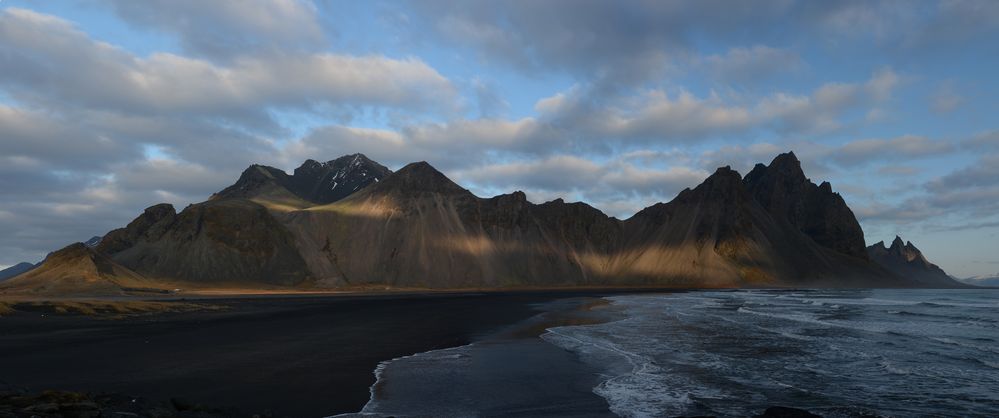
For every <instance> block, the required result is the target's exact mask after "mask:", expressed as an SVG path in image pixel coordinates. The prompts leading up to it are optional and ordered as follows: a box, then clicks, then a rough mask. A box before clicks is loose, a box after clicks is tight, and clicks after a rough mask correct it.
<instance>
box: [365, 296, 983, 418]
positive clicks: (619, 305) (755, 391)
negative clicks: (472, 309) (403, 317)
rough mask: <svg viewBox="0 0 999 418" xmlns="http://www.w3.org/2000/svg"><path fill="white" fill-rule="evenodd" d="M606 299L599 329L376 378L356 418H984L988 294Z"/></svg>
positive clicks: (420, 360)
mask: <svg viewBox="0 0 999 418" xmlns="http://www.w3.org/2000/svg"><path fill="white" fill-rule="evenodd" d="M606 299H608V300H609V301H610V304H609V305H607V306H605V307H603V308H601V309H599V313H600V315H603V316H604V321H605V322H602V323H596V324H583V325H570V326H554V327H551V328H548V329H547V330H546V331H545V332H544V333H543V334H541V335H540V338H534V339H531V340H523V339H520V340H503V339H497V340H492V341H490V340H488V339H487V340H484V341H481V342H477V343H474V344H471V345H467V346H462V347H455V348H450V349H445V350H435V351H431V352H426V353H420V354H416V355H413V356H408V357H405V358H401V359H396V360H392V361H388V362H384V363H382V365H381V366H379V370H378V383H376V385H375V386H374V387H373V388H372V399H371V401H370V402H369V403H368V405H367V406H366V407H365V410H364V412H365V413H369V414H372V415H381V414H389V413H392V414H400V415H433V416H502V415H545V416H552V415H564V416H602V415H604V414H605V413H606V414H607V415H617V416H622V417H663V416H665V417H670V416H698V415H710V416H732V417H743V416H751V415H754V414H758V413H761V412H762V411H763V410H764V409H766V408H767V407H770V406H788V407H795V408H801V409H805V410H808V411H811V412H813V413H817V414H820V415H823V416H827V417H837V416H844V417H847V416H864V415H865V414H874V415H880V416H906V417H908V416H999V345H997V341H999V290H979V289H975V290H964V289H962V290H737V291H693V292H680V293H662V294H639V295H620V296H609V297H607V298H606ZM552 348H557V350H554V351H553V350H552ZM593 395H596V397H594V396H593ZM597 397H598V398H597ZM594 398H596V399H597V400H599V401H601V402H597V401H595V400H594Z"/></svg>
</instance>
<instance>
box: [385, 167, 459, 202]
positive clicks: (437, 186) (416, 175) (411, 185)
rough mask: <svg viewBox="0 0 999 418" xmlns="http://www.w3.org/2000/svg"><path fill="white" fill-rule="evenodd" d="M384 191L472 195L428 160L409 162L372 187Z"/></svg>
mask: <svg viewBox="0 0 999 418" xmlns="http://www.w3.org/2000/svg"><path fill="white" fill-rule="evenodd" d="M384 192H402V193H404V194H413V193H441V194H468V195H471V192H469V191H468V190H466V189H465V188H463V187H461V186H459V185H458V184H457V183H455V182H454V181H452V180H451V179H450V178H448V177H447V176H446V175H444V173H441V172H440V171H439V170H437V169H436V168H434V166H432V165H430V163H427V162H426V161H418V162H415V163H409V164H407V165H406V166H405V167H403V168H400V169H399V171H396V172H395V173H392V175H390V176H388V177H386V178H385V180H384V181H382V182H380V183H379V184H378V185H377V187H373V188H372V189H371V193H384Z"/></svg>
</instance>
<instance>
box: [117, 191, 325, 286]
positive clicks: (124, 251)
mask: <svg viewBox="0 0 999 418" xmlns="http://www.w3.org/2000/svg"><path fill="white" fill-rule="evenodd" d="M97 250H98V251H99V252H101V253H103V254H106V255H108V256H109V257H111V258H112V259H113V260H114V261H116V262H118V263H120V264H122V265H124V266H126V267H128V268H130V269H132V270H135V271H136V272H139V273H141V274H143V275H145V276H147V277H151V278H161V279H170V280H182V281H189V282H198V283H203V284H247V285H253V284H256V285H261V284H267V285H296V284H301V283H302V282H304V281H305V280H306V279H307V278H308V277H309V273H308V270H307V269H306V267H305V263H304V262H303V261H302V258H301V256H300V255H299V254H298V251H297V250H296V248H295V245H294V239H293V238H292V236H291V235H290V234H289V233H288V231H287V229H286V228H285V227H284V226H282V225H281V224H280V223H278V222H277V220H275V218H274V217H273V216H272V215H271V213H270V212H269V211H268V210H267V209H266V208H265V207H264V206H262V205H259V204H257V203H254V202H251V201H249V200H243V199H222V200H211V201H208V202H204V203H199V204H196V205H191V206H188V207H187V208H186V209H184V211H182V212H181V213H179V214H178V213H176V212H175V211H174V209H173V206H171V205H166V204H161V205H156V206H153V207H150V208H149V209H146V211H145V212H144V213H143V214H142V215H140V216H139V217H138V218H136V219H135V220H134V221H132V222H131V223H130V224H129V225H128V226H127V227H125V228H122V229H117V230H114V231H111V232H109V233H108V234H107V236H105V238H104V240H103V241H102V242H101V244H100V245H99V246H98V247H97Z"/></svg>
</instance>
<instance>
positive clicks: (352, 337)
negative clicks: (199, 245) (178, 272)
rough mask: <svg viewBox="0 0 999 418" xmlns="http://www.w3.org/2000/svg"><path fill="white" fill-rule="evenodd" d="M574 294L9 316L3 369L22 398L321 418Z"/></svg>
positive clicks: (0, 355)
mask: <svg viewBox="0 0 999 418" xmlns="http://www.w3.org/2000/svg"><path fill="white" fill-rule="evenodd" d="M584 293H591V294H592V295H593V296H599V295H600V294H601V293H598V292H584ZM580 295H581V294H580V293H579V292H536V291H532V292H526V293H525V292H513V293H482V292H475V293H461V294H454V293H448V294H441V293H433V294H427V293H419V294H405V295H400V294H394V293H393V294H385V293H378V294H365V295H351V296H347V297H345V295H337V296H329V295H324V296H325V297H319V296H308V297H301V295H291V296H289V295H268V296H255V297H248V298H205V299H198V302H199V303H211V304H222V305H225V306H227V309H224V310H219V311H194V312H170V313H152V314H144V315H140V316H133V317H125V318H120V319H117V320H114V321H107V320H102V319H101V318H98V317H88V316H81V315H38V314H37V313H30V312H29V313H25V312H17V313H15V314H13V315H9V316H4V317H3V318H0V324H4V326H5V333H4V334H2V335H0V369H3V370H5V375H4V379H5V380H6V381H7V382H6V383H8V384H12V385H16V386H18V387H24V388H25V389H27V390H30V391H42V390H46V389H58V390H68V391H77V392H91V393H99V392H111V393H127V394H129V395H135V396H139V397H142V398H148V399H154V400H164V401H166V400H169V399H171V398H180V399H190V400H191V401H192V402H197V403H201V404H205V405H211V406H213V407H218V408H231V407H236V408H238V409H239V410H243V411H273V412H274V413H275V416H329V415H335V414H338V413H349V412H356V411H359V410H360V409H361V408H362V407H363V406H364V405H365V404H366V403H367V401H368V400H369V398H370V393H369V389H370V387H371V386H372V385H373V384H374V383H375V379H374V375H373V371H374V369H375V368H376V367H377V365H378V364H379V363H381V362H383V361H386V360H390V359H393V358H396V357H400V356H404V355H411V354H414V353H421V352H426V351H432V350H436V349H442V348H447V347H455V346H461V345H465V344H469V343H472V342H475V341H478V340H481V339H483V338H486V337H488V336H491V335H498V334H497V333H500V332H502V331H504V330H508V329H510V327H511V326H513V325H514V324H518V323H521V322H524V321H527V320H529V319H531V318H533V317H536V316H538V314H540V313H542V310H540V309H539V306H542V305H544V304H545V303H551V302H553V301H558V300H561V299H569V298H575V297H579V296H580ZM539 340H540V339H539ZM546 344H547V343H546Z"/></svg>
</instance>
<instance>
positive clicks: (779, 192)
mask: <svg viewBox="0 0 999 418" xmlns="http://www.w3.org/2000/svg"><path fill="white" fill-rule="evenodd" d="M896 241H900V240H896ZM93 242H94V243H96V245H95V246H93V248H90V247H88V246H85V245H81V246H70V247H67V249H64V250H61V251H59V252H56V253H54V254H52V255H50V256H49V257H48V258H46V260H45V261H44V262H43V263H42V265H41V266H39V267H38V268H37V269H35V270H33V271H32V272H30V273H31V274H30V275H27V274H25V275H22V276H19V277H16V278H14V279H12V280H10V281H8V282H7V283H5V284H4V285H3V288H6V289H8V291H23V292H29V293H30V292H36V293H45V292H50V291H52V289H54V288H53V287H51V286H50V287H46V285H45V283H46V281H48V280H58V281H60V282H61V283H70V284H71V283H77V284H79V283H91V284H92V283H93V282H102V281H103V282H106V283H105V284H108V283H110V284H108V286H105V287H102V288H101V289H103V290H107V289H115V288H117V289H119V290H121V289H131V288H152V287H157V286H159V287H173V286H175V285H183V286H184V287H206V286H207V287H232V288H256V287H293V288H299V289H386V288H394V289H405V288H410V289H412V288H430V289H504V288H553V287H580V286H591V287H627V286H649V287H953V286H958V285H959V284H958V283H957V282H954V281H953V280H950V281H946V280H943V279H940V278H939V277H938V274H937V270H939V268H937V267H936V266H934V265H932V264H930V263H929V262H927V261H926V260H925V258H924V257H922V255H921V254H920V253H918V250H916V249H915V247H914V246H912V245H911V243H910V244H907V245H904V246H902V247H899V248H896V246H895V245H894V244H893V245H892V247H891V248H890V249H888V248H884V245H883V243H881V244H880V247H879V246H878V245H877V244H876V245H874V246H872V247H866V245H865V242H864V234H863V230H862V229H861V227H860V224H859V223H858V222H857V219H856V217H855V216H854V214H853V212H852V211H851V210H850V208H849V207H848V206H847V204H846V202H845V201H844V200H843V198H842V197H841V196H840V195H839V194H838V193H835V192H833V190H832V186H831V185H830V184H829V183H827V182H823V183H821V184H819V185H816V184H815V183H813V182H812V181H811V180H810V179H808V178H807V177H806V176H805V174H804V172H803V171H802V168H801V164H800V162H799V161H798V159H797V157H796V156H795V155H794V154H793V153H791V152H789V153H786V154H781V155H778V156H777V157H776V158H774V159H773V161H771V163H770V164H769V165H764V164H758V165H756V166H755V167H754V168H753V169H752V170H751V171H750V172H749V173H748V174H747V175H746V176H742V175H740V174H739V173H738V172H736V171H735V170H732V169H731V168H729V167H722V168H719V169H718V170H716V171H715V172H714V173H713V174H712V175H710V176H709V177H708V178H707V179H705V180H704V182H702V183H701V184H700V185H698V186H697V187H694V188H692V189H685V190H683V191H682V192H680V193H679V194H678V195H677V196H676V198H674V199H673V200H672V201H670V202H666V203H656V204H654V205H652V206H649V207H647V208H645V209H643V210H641V211H639V212H638V213H636V214H635V215H634V216H632V217H630V218H628V219H625V220H619V219H617V218H614V217H610V216H607V215H605V214H604V213H602V212H601V211H599V210H597V209H595V208H593V207H591V206H589V205H587V204H585V203H582V202H575V203H569V202H565V201H563V200H562V199H556V200H553V201H550V202H545V203H540V204H536V203H532V202H529V201H528V200H527V198H526V195H525V194H524V193H523V192H519V191H517V192H513V193H510V194H504V195H499V196H495V197H491V198H482V197H478V196H475V195H474V194H472V193H471V192H470V191H468V190H466V189H465V188H463V187H461V186H459V185H458V184H456V183H454V182H453V181H451V180H450V179H449V178H447V177H446V176H445V175H444V174H442V173H441V172H440V171H438V170H436V169H435V168H434V167H432V166H431V165H430V164H428V163H426V162H417V163H412V164H409V165H406V166H405V167H403V168H401V169H400V170H399V171H397V172H392V171H390V170H389V169H388V168H386V167H384V166H382V165H381V164H378V163H377V162H374V161H372V160H370V159H368V158H367V157H365V156H364V155H361V154H353V155H347V156H344V157H340V158H338V159H336V160H332V161H329V162H326V163H319V162H317V161H313V160H308V161H306V162H305V163H304V164H302V166H301V167H299V168H297V169H295V170H294V172H293V174H291V175H289V174H287V173H285V172H284V171H282V170H280V169H276V168H273V167H268V166H262V165H252V166H250V167H249V168H247V169H246V170H245V171H244V172H243V173H242V175H240V177H239V179H238V180H237V181H236V183H235V184H233V185H232V186H229V187H227V188H225V189H223V190H222V191H220V192H218V193H216V194H214V195H212V196H211V198H210V199H208V200H207V201H205V202H202V203H198V204H194V205H190V206H188V207H187V208H185V209H184V210H182V211H180V212H179V213H178V212H177V211H176V210H175V209H174V208H173V206H171V205H169V204H158V205H154V206H151V207H149V208H147V209H146V210H145V211H144V212H143V213H142V214H140V215H139V216H138V217H137V218H136V219H135V220H133V221H132V222H130V223H129V224H128V225H127V226H125V227H124V228H120V229H116V230H113V231H110V232H108V233H107V234H106V235H105V236H104V237H103V238H101V239H97V240H95V241H93ZM81 247H82V248H81ZM882 248H883V249H884V251H881V249H882ZM914 254H915V255H914ZM903 259H904V260H906V261H905V262H902V261H899V260H903ZM74 269H78V270H79V273H78V274H77V275H78V276H80V277H78V278H84V279H86V280H83V281H77V282H73V281H71V280H68V279H67V278H68V276H72V275H73V274H74V273H72V272H73V271H74ZM940 273H942V271H940ZM944 276H946V275H945V274H944ZM948 280H949V278H948ZM65 287H66V286H63V287H62V288H60V289H61V290H59V292H65V291H66V290H65Z"/></svg>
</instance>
